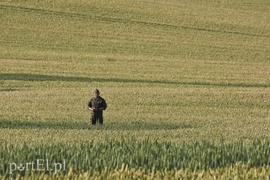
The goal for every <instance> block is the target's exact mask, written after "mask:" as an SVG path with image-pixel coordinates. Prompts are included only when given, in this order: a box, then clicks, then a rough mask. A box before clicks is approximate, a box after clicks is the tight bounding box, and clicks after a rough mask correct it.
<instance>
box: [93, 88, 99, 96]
mask: <svg viewBox="0 0 270 180" xmlns="http://www.w3.org/2000/svg"><path fill="white" fill-rule="evenodd" d="M99 94H100V92H99V90H98V89H95V90H94V96H95V97H96V98H97V97H99Z"/></svg>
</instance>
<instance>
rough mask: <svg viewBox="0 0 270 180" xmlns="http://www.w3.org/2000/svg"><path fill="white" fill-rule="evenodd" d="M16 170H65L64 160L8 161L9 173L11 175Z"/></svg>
mask: <svg viewBox="0 0 270 180" xmlns="http://www.w3.org/2000/svg"><path fill="white" fill-rule="evenodd" d="M16 171H19V172H23V171H25V172H26V171H49V172H54V173H59V172H61V171H66V160H65V159H63V160H62V162H61V163H60V162H57V163H50V162H49V160H48V159H36V160H34V161H32V162H27V163H14V162H13V163H9V174H10V175H11V174H12V173H13V172H16Z"/></svg>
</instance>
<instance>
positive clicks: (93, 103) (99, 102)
mask: <svg viewBox="0 0 270 180" xmlns="http://www.w3.org/2000/svg"><path fill="white" fill-rule="evenodd" d="M88 107H90V108H95V109H100V108H103V110H105V109H106V108H107V104H106V101H105V99H103V98H102V97H100V96H99V97H98V98H96V97H93V98H91V99H90V101H89V103H88ZM103 110H96V111H92V115H97V116H102V112H103Z"/></svg>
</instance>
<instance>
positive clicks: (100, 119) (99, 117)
mask: <svg viewBox="0 0 270 180" xmlns="http://www.w3.org/2000/svg"><path fill="white" fill-rule="evenodd" d="M96 122H99V124H103V116H102V115H91V123H92V125H95V124H96Z"/></svg>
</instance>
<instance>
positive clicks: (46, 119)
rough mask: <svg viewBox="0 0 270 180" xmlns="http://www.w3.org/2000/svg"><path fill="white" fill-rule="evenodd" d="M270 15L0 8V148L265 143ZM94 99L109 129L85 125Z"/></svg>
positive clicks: (161, 4)
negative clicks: (96, 96) (102, 103)
mask: <svg viewBox="0 0 270 180" xmlns="http://www.w3.org/2000/svg"><path fill="white" fill-rule="evenodd" d="M269 11H270V4H269V2H267V1H266V0H247V1H237V0H230V1H229V0H224V1H213V0H205V1H199V0H192V1H188V0H181V1H176V0H169V1H164V0H157V1H151V0H141V1H124V0H115V1H110V2H108V1H103V0H101V1H100V0H99V1H96V0H91V1H86V0H67V1H63V0H57V1H50V0H45V1H39V0H28V1H17V0H6V1H0V20H1V21H0V24H1V25H0V63H1V66H0V84H1V86H0V97H1V98H0V109H1V113H0V129H1V131H0V146H2V147H3V149H5V148H4V147H13V146H14V147H17V148H23V147H25V146H26V144H27V147H28V148H30V147H31V148H35V147H39V146H41V147H44V149H45V150H46V149H50V148H48V146H57V147H58V146H59V147H64V146H65V144H66V145H67V146H72V145H74V147H73V149H74V151H75V150H76V146H77V145H78V144H81V143H82V144H83V143H90V144H91V143H93V144H99V143H104V142H114V141H117V142H123V141H124V142H126V144H127V146H128V145H129V143H130V142H129V141H131V142H132V141H133V139H135V140H136V141H137V142H138V143H140V142H145V140H146V139H147V140H149V141H150V142H156V141H157V142H158V143H161V144H162V143H168V142H170V143H176V145H177V144H182V143H188V144H192V145H194V143H195V145H194V147H196V143H197V142H199V143H201V142H205V141H207V142H211V143H213V145H217V146H220V145H221V144H223V143H224V144H228V145H230V144H232V146H233V145H235V143H236V144H237V143H239V142H243V143H244V144H246V145H247V146H248V145H249V144H250V143H251V144H252V142H254V140H256V139H261V140H262V139H263V140H265V141H268V140H269V132H270V121H269V120H270V116H269V113H270V91H269V90H270V78H269V77H270V33H269V32H270V24H269V19H270V14H269ZM95 88H98V89H99V90H100V91H101V96H102V97H103V98H105V99H106V102H107V104H108V108H107V110H106V111H105V112H104V125H103V126H99V125H97V126H90V123H89V118H90V117H89V116H90V113H89V111H88V110H87V103H88V101H89V99H90V98H91V97H92V92H93V90H94V89H95ZM235 146H236V147H238V145H235ZM135 149H136V148H135ZM150 149H151V148H150ZM191 149H192V148H191ZM255 149H256V148H255ZM83 150H84V149H82V150H81V151H83ZM228 151H230V150H228ZM8 152H9V151H8V150H7V151H4V150H3V154H1V156H0V159H1V161H0V162H3V165H0V177H1V176H3V177H4V174H6V173H7V169H8V168H7V167H6V166H7V165H8V163H11V160H12V159H16V158H15V157H11V156H10V158H7V157H8V156H4V154H6V153H8ZM143 152H144V151H143ZM254 152H256V151H254ZM23 153H27V152H23ZM37 156H38V155H37ZM176 156H177V155H176ZM5 157H6V158H5ZM68 157H69V156H68ZM266 158H269V157H266ZM26 159H27V158H26ZM70 162H71V161H70ZM260 162H261V161H260ZM265 162H266V163H265ZM268 162H269V161H262V164H261V165H254V166H250V168H256V167H260V168H261V169H260V171H262V169H264V171H265V172H266V171H268V170H269V167H268ZM78 163H79V161H78ZM112 163H113V162H112ZM123 163H124V162H123ZM243 163H244V164H246V163H248V160H247V161H244V162H243ZM74 164H75V165H77V164H76V163H74ZM74 164H72V163H70V166H69V167H68V168H69V170H68V171H70V172H72V168H71V167H73V166H75V165H74ZM124 164H125V163H124ZM131 164H132V163H131ZM121 165H122V163H121V162H119V164H118V165H117V166H112V169H113V168H115V169H118V170H115V173H116V172H117V171H121V168H122V167H121ZM234 165H235V163H232V164H228V165H226V166H222V167H219V168H225V170H224V171H227V170H228V171H230V169H229V168H232V167H234ZM243 166H244V165H243ZM102 167H103V166H102ZM237 167H242V165H239V166H238V165H237ZM262 167H263V168H262ZM125 168H126V165H124V169H125ZM132 168H135V169H134V171H136V172H137V171H139V169H138V168H139V167H132V166H128V168H127V169H129V170H130V171H133V170H132ZM152 168H153V167H152V165H151V167H144V170H143V172H144V173H143V174H144V175H145V178H146V177H147V176H148V175H149V172H150V171H151V170H152ZM165 168H166V167H164V168H163V169H162V168H160V173H161V174H162V172H164V169H165ZM192 168H193V166H192V167H191V169H192ZM226 168H227V169H226ZM267 169H268V170H267ZM75 170H76V168H75ZM75 170H74V171H75ZM77 170H78V169H77ZM148 170H149V171H148ZM170 170H173V168H171V169H170ZM180 170H181V171H186V173H187V171H188V170H185V168H184V167H180V166H179V167H178V169H176V170H174V172H173V173H172V174H174V175H173V176H174V177H178V176H177V175H175V172H178V171H180ZM215 170H216V171H218V168H215ZM252 170H253V169H248V170H247V171H252ZM87 172H88V171H87V170H84V171H83V172H77V173H75V175H76V174H78V176H79V175H80V173H82V174H83V173H87ZM102 172H104V171H101V172H100V173H102ZM202 172H203V171H202V169H200V171H198V173H199V174H200V173H202ZM206 172H208V171H206V170H205V173H206ZM196 173H197V172H196ZM196 173H195V174H196ZM82 174H81V175H82ZM90 174H91V173H90ZM105 174H106V173H105ZM112 174H113V173H112ZM131 174H132V173H131ZM150 174H151V173H150ZM176 174H177V173H176ZM240 174H241V173H240ZM242 174H243V173H242ZM268 174H269V173H268ZM193 175H194V174H193ZM201 175H202V174H201ZM86 176H89V174H88V175H86ZM90 176H93V177H95V176H101V174H99V173H98V174H97V175H94V174H91V175H90ZM105 176H108V178H110V175H109V174H108V173H107V174H106V175H105ZM5 177H6V176H5ZM26 177H27V176H26ZM113 177H115V178H116V179H119V178H121V177H120V176H119V177H118V176H117V175H113ZM113 177H111V178H113ZM134 177H135V176H134ZM136 177H137V176H136ZM143 177H144V176H138V177H137V178H143ZM154 177H156V178H157V179H158V178H161V179H162V177H163V175H162V176H159V175H157V176H155V175H153V177H152V178H154ZM168 177H171V176H168ZM193 177H195V176H193ZM122 178H124V175H123V177H122ZM149 178H151V176H150V175H149ZM176 179H177V178H176Z"/></svg>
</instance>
